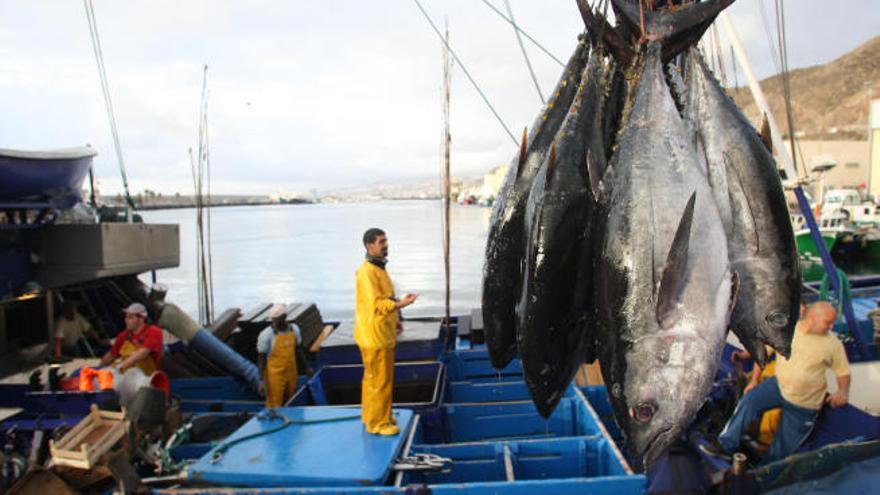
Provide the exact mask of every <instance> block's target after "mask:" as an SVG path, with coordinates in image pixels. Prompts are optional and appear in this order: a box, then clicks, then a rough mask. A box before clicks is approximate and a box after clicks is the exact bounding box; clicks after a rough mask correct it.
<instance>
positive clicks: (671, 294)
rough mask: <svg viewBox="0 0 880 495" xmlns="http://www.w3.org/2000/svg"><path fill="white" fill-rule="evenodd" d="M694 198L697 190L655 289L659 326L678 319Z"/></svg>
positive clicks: (688, 204) (667, 326)
mask: <svg viewBox="0 0 880 495" xmlns="http://www.w3.org/2000/svg"><path fill="white" fill-rule="evenodd" d="M696 199H697V192H696V191H694V193H693V194H691V198H690V199H689V200H688V202H687V206H685V208H684V213H682V215H681V220H680V221H679V222H678V229H677V230H676V231H675V238H673V239H672V247H670V248H669V254H668V255H667V256H666V265H665V266H664V267H663V275H662V276H661V278H660V287H659V289H658V290H657V308H656V310H657V323H659V324H660V328H669V327H671V326H672V325H673V324H675V322H676V321H677V320H678V303H679V302H680V299H681V295H682V292H683V291H684V281H685V278H686V272H687V261H688V247H689V246H690V238H691V225H692V224H693V220H694V203H695V202H696Z"/></svg>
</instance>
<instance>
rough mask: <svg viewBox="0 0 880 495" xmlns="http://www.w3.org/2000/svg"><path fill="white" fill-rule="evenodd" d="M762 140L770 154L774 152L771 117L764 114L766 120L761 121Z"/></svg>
mask: <svg viewBox="0 0 880 495" xmlns="http://www.w3.org/2000/svg"><path fill="white" fill-rule="evenodd" d="M761 142H763V143H764V147H765V148H767V151H768V152H770V154H771V155H772V154H773V136H771V135H770V119H768V118H767V114H766V113H765V114H764V120H763V121H761Z"/></svg>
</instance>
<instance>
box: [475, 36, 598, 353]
mask: <svg viewBox="0 0 880 495" xmlns="http://www.w3.org/2000/svg"><path fill="white" fill-rule="evenodd" d="M588 50H589V48H588V46H587V44H586V41H585V40H580V41H579V42H578V45H577V48H576V49H575V51H574V54H572V56H571V59H569V61H568V64H567V65H566V66H565V70H564V71H563V73H562V78H561V79H560V80H559V83H558V84H557V85H556V89H555V91H554V93H553V96H552V97H551V98H550V100H549V101H548V102H547V105H546V106H545V107H544V110H543V111H542V112H541V114H540V115H538V118H537V119H536V120H535V123H534V124H533V125H532V129H531V132H530V133H529V136H528V139H527V140H526V138H525V136H523V144H522V149H521V150H520V153H519V154H518V155H517V157H516V158H514V160H513V162H512V163H511V165H510V170H508V172H507V176H506V177H505V180H504V184H503V185H502V187H501V191H500V192H499V194H498V199H497V201H496V202H495V206H494V208H493V210H492V218H491V220H490V225H489V236H488V239H487V241H486V259H485V262H484V263H485V264H484V265H483V296H482V303H483V304H482V306H483V326H484V330H485V333H486V345H487V347H488V348H489V358H490V359H491V361H492V366H494V367H495V368H497V369H502V368H504V367H505V366H507V364H508V363H509V362H510V360H511V359H513V357H514V356H515V355H516V331H515V318H516V317H515V308H516V301H517V298H518V297H519V291H520V284H521V281H522V259H523V254H524V252H525V247H524V245H523V237H524V235H525V234H524V229H523V225H524V216H525V210H526V202H527V200H528V196H529V189H530V188H531V185H532V181H533V180H534V178H535V174H536V173H537V172H538V169H539V168H540V167H541V163H543V161H544V158H545V156H546V154H547V150H548V149H549V148H550V143H551V142H552V141H553V137H554V136H555V135H556V132H557V131H558V130H559V126H560V125H561V124H562V121H563V120H564V119H565V115H566V114H567V113H568V108H569V107H570V106H571V101H572V99H573V98H574V95H575V92H576V91H577V87H578V82H579V81H580V77H581V72H583V70H584V66H585V65H586V61H587V53H588Z"/></svg>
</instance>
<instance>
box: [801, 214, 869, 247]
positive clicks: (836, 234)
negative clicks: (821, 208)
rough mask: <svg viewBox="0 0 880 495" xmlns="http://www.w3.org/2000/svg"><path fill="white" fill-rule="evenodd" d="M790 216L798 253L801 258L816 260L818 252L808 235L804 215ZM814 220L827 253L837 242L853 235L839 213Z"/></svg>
mask: <svg viewBox="0 0 880 495" xmlns="http://www.w3.org/2000/svg"><path fill="white" fill-rule="evenodd" d="M790 216H791V224H792V227H793V228H794V236H795V240H796V241H797V247H798V252H799V253H800V254H801V256H802V257H808V258H818V257H819V250H818V249H817V248H816V243H815V242H814V241H813V236H812V234H811V233H810V228H809V226H807V224H806V219H805V218H804V215H803V214H802V213H791V215H790ZM816 220H817V223H818V225H819V232H820V233H821V235H822V240H823V241H824V242H825V248H826V249H827V250H828V251H831V250H832V249H834V246H835V244H837V242H838V241H840V240H845V239H847V238H849V237H851V236H852V235H853V234H854V233H855V231H854V230H853V229H852V228H851V227H850V226H849V224H848V223H847V217H846V216H845V215H843V214H841V213H837V214H833V215H827V216H822V217H820V218H817V219H816Z"/></svg>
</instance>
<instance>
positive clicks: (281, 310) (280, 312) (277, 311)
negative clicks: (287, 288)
mask: <svg viewBox="0 0 880 495" xmlns="http://www.w3.org/2000/svg"><path fill="white" fill-rule="evenodd" d="M286 315H287V306H286V305H284V304H275V305H274V306H272V309H270V310H269V319H270V320H274V319H275V318H278V317H281V316H286Z"/></svg>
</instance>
